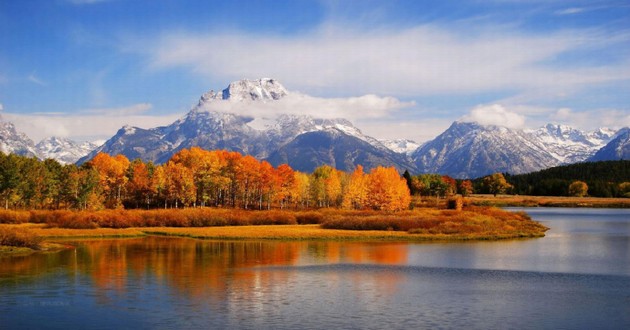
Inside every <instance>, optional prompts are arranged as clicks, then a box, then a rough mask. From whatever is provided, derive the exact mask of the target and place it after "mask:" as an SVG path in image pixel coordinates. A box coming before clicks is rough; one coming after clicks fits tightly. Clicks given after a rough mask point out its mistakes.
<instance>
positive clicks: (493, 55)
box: [124, 25, 630, 96]
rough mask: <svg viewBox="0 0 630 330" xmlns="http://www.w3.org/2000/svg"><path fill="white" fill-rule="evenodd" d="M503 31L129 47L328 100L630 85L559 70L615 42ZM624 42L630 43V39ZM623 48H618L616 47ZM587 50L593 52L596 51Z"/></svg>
mask: <svg viewBox="0 0 630 330" xmlns="http://www.w3.org/2000/svg"><path fill="white" fill-rule="evenodd" d="M496 31H497V29H490V28H488V29H483V28H479V29H478V30H476V31H465V32H462V31H459V32H457V31H451V30H448V29H446V28H442V27H438V26H431V25H424V26H418V27H414V28H409V29H399V30H390V29H380V30H361V31H359V30H353V29H351V28H347V27H342V26H330V25H324V26H322V27H320V29H318V30H316V31H314V32H311V33H307V34H301V35H297V36H274V35H250V34H244V33H213V34H208V35H203V34H202V35H200V34H190V33H185V32H178V33H170V34H166V35H162V36H158V37H156V38H152V39H151V40H152V42H151V43H150V44H148V43H146V42H142V40H130V41H129V42H128V43H127V44H126V46H125V47H124V48H125V50H126V51H131V52H136V53H141V54H144V55H146V56H147V57H148V58H149V62H150V65H151V67H153V68H155V69H162V68H171V67H184V68H188V69H190V70H191V71H192V72H194V73H196V74H199V75H202V76H206V77H209V78H212V79H214V80H224V81H231V80H236V79H240V78H241V77H263V76H272V77H274V78H277V79H279V80H280V81H282V82H283V83H285V84H287V85H290V86H293V87H294V88H297V89H305V88H306V89H307V90H310V91H317V90H322V91H326V92H328V93H330V92H331V91H332V92H337V91H340V90H342V91H343V93H348V94H356V93H366V92H367V93H375V94H381V95H396V96H401V95H427V94H435V93H476V92H487V91H498V90H501V91H505V90H518V91H520V92H523V91H524V90H541V89H542V90H574V89H576V88H577V87H580V86H584V85H589V84H598V83H602V82H610V81H615V80H619V79H629V78H630V65H629V63H622V64H610V65H609V66H604V67H566V66H565V67H552V66H550V65H543V64H541V63H543V62H545V61H551V60H554V59H557V58H558V57H559V56H561V55H562V54H563V53H565V52H570V51H574V50H579V49H585V48H587V47H590V48H598V47H603V44H604V43H606V42H610V41H609V40H610V39H611V37H612V36H610V35H605V36H601V35H599V34H598V33H599V32H597V31H563V32H557V33H551V34H548V35H540V36H532V35H524V34H519V33H514V32H510V31H509V30H508V31H504V32H496ZM624 40H627V38H625V39H624ZM616 42H618V41H616ZM590 48H589V49H590Z"/></svg>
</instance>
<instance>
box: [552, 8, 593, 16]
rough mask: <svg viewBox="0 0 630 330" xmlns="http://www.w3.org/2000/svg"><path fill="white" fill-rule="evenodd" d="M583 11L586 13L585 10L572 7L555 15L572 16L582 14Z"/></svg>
mask: <svg viewBox="0 0 630 330" xmlns="http://www.w3.org/2000/svg"><path fill="white" fill-rule="evenodd" d="M585 11H586V9H585V8H578V7H572V8H566V9H562V10H558V11H556V15H574V14H579V13H583V12H585Z"/></svg>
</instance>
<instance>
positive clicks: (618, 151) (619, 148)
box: [589, 127, 630, 162]
mask: <svg viewBox="0 0 630 330" xmlns="http://www.w3.org/2000/svg"><path fill="white" fill-rule="evenodd" d="M620 159H624V160H629V159H630V128H628V127H626V128H623V129H620V130H619V131H618V132H617V133H616V134H615V136H614V137H613V139H612V140H611V141H610V142H609V143H608V144H607V145H605V146H604V147H602V148H601V149H600V150H598V151H597V152H596V153H595V155H593V157H591V158H590V159H589V161H593V162H594V161H603V160H620Z"/></svg>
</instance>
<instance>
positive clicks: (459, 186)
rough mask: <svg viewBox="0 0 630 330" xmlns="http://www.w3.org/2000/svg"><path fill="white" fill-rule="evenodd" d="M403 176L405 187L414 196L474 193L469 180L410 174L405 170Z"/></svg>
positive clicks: (466, 194) (437, 175)
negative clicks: (405, 182)
mask: <svg viewBox="0 0 630 330" xmlns="http://www.w3.org/2000/svg"><path fill="white" fill-rule="evenodd" d="M403 177H404V178H405V180H406V181H407V187H408V188H409V191H410V192H411V194H412V195H414V196H424V197H427V196H434V197H437V198H439V197H448V196H452V195H455V194H460V195H462V196H468V195H470V194H472V193H474V187H473V183H472V181H470V180H457V179H454V178H452V177H450V176H448V175H439V174H418V175H413V176H412V175H411V174H410V173H409V172H408V171H405V173H404V174H403Z"/></svg>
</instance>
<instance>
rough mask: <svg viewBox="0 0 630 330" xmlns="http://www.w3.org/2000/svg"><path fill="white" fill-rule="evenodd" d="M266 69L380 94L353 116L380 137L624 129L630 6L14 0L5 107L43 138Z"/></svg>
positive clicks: (345, 92)
mask: <svg viewBox="0 0 630 330" xmlns="http://www.w3.org/2000/svg"><path fill="white" fill-rule="evenodd" d="M260 77H273V78H276V79H278V80H279V81H280V82H282V83H283V85H284V86H285V87H286V88H287V89H289V90H291V91H299V92H301V93H304V94H308V95H311V96H313V97H316V98H318V99H327V100H328V99H329V102H339V104H348V98H356V97H361V96H365V95H372V94H373V95H376V97H363V98H359V99H360V100H361V102H358V103H357V104H356V105H355V106H354V107H349V108H348V109H347V110H342V111H339V114H338V116H339V117H347V118H349V119H351V120H352V121H353V122H355V124H356V125H357V126H358V127H359V128H361V129H362V130H363V131H364V132H366V133H368V134H370V135H373V136H375V137H377V138H395V137H401V138H410V139H414V140H416V141H425V140H427V139H430V138H432V137H434V136H435V135H437V134H439V133H440V132H441V131H443V130H444V129H446V128H447V127H448V126H449V124H450V123H451V122H452V121H454V120H458V119H464V120H476V121H479V122H482V123H488V124H502V125H506V126H511V127H523V128H525V127H529V128H535V127H537V126H539V125H542V124H544V123H547V122H556V123H562V124H567V125H571V126H574V127H577V128H581V129H594V128H596V127H598V126H610V127H615V128H618V127H621V126H628V125H630V3H628V2H627V1H595V0H591V1H563V0H555V1H554V0H546V1H542V0H540V1H538V0H528V1H525V0H489V1H475V0H471V1H449V0H441V1H414V0H410V1H351V0H349V1H307V0H294V1H282V0H273V1H194V0H188V1H187V0H172V1H171V0H163V1H160V0H155V1H140V0H41V1H38V0H27V1H13V0H0V108H1V109H2V113H1V115H2V117H3V118H4V119H6V120H10V121H12V122H14V123H15V124H16V126H17V127H18V129H19V130H21V131H24V132H26V133H27V134H28V135H29V136H31V137H32V138H33V139H34V140H36V141H37V140H39V139H41V138H44V137H46V136H50V135H57V136H66V137H71V138H75V139H95V138H106V137H109V136H111V135H113V134H115V132H116V130H117V129H118V128H120V127H121V126H123V125H125V124H130V125H135V126H140V127H145V128H148V127H154V126H157V125H165V124H168V123H170V122H172V121H174V120H175V119H177V118H179V117H181V116H183V115H184V114H185V113H186V112H187V111H188V110H189V109H190V107H191V106H192V105H194V104H195V103H196V102H197V100H198V98H199V96H200V95H201V94H203V93H204V92H206V91H207V90H209V89H215V90H217V89H222V88H224V87H225V86H227V85H228V84H229V82H231V81H234V80H238V79H242V78H249V79H256V78H260ZM350 103H352V102H350ZM294 111H300V109H298V110H295V109H294ZM309 111H313V110H312V107H306V106H305V109H304V112H305V113H308V112H309ZM314 111H315V113H317V112H318V111H317V110H314ZM366 114H369V115H366Z"/></svg>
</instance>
